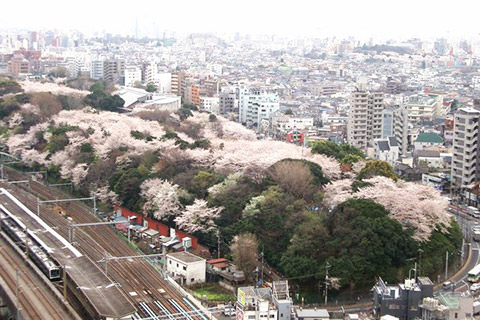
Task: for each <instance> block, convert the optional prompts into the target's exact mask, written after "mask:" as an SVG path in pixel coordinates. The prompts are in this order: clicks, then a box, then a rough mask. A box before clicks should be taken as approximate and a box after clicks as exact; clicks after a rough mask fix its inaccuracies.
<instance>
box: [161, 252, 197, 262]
mask: <svg viewBox="0 0 480 320" xmlns="http://www.w3.org/2000/svg"><path fill="white" fill-rule="evenodd" d="M167 257H171V258H174V259H177V260H179V261H182V262H185V263H192V262H199V261H205V259H203V258H200V257H198V256H196V255H194V254H191V253H190V252H186V251H180V252H173V253H169V254H167Z"/></svg>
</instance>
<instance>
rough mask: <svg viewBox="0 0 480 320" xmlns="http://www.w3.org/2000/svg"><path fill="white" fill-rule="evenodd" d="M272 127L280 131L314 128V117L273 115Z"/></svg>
mask: <svg viewBox="0 0 480 320" xmlns="http://www.w3.org/2000/svg"><path fill="white" fill-rule="evenodd" d="M272 128H273V129H274V130H278V131H280V132H288V131H291V130H308V129H311V128H313V118H311V117H308V118H300V117H294V116H288V115H273V116H272Z"/></svg>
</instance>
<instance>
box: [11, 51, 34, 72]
mask: <svg viewBox="0 0 480 320" xmlns="http://www.w3.org/2000/svg"><path fill="white" fill-rule="evenodd" d="M29 72H30V63H29V62H28V60H27V59H25V57H24V56H23V55H22V54H20V53H16V54H14V56H13V58H12V59H10V61H8V73H10V74H13V75H16V76H18V75H19V74H27V73H29Z"/></svg>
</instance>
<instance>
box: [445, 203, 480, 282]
mask: <svg viewBox="0 0 480 320" xmlns="http://www.w3.org/2000/svg"><path fill="white" fill-rule="evenodd" d="M449 211H450V212H451V213H452V214H453V215H454V216H455V218H456V220H457V222H458V225H459V226H460V228H461V229H462V232H463V234H464V237H465V239H466V240H467V241H470V242H469V243H468V242H467V243H466V244H465V248H464V252H465V255H466V254H467V250H469V249H470V248H469V246H471V256H470V258H469V259H468V261H467V263H466V264H465V265H464V266H463V267H462V268H461V269H460V270H459V272H457V274H456V275H455V276H453V277H452V278H450V279H449V281H451V282H452V283H454V290H455V291H466V290H468V289H469V287H470V284H469V283H468V281H467V276H468V272H469V271H470V270H471V269H472V268H473V267H475V266H476V265H477V264H479V263H480V254H479V251H480V244H479V243H478V242H476V241H473V240H472V235H471V233H472V227H473V226H475V225H478V224H479V220H477V219H476V218H473V217H471V216H469V215H468V214H466V213H465V211H464V210H462V209H461V208H459V207H457V206H450V210H449ZM439 291H444V290H443V289H442V288H439Z"/></svg>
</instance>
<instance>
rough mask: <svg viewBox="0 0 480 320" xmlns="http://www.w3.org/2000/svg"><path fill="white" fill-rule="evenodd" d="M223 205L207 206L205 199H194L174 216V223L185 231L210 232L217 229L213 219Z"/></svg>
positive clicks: (217, 215) (218, 214)
mask: <svg viewBox="0 0 480 320" xmlns="http://www.w3.org/2000/svg"><path fill="white" fill-rule="evenodd" d="M222 210H223V207H218V208H209V207H208V205H207V201H205V200H201V199H195V201H194V202H193V204H192V205H190V206H186V208H185V210H184V211H183V212H182V214H180V215H179V216H178V217H176V218H175V223H176V224H177V226H178V227H179V228H180V229H183V230H185V231H186V232H190V233H191V232H197V231H199V232H204V233H207V232H210V231H213V230H216V229H217V225H216V224H215V221H214V219H215V218H218V217H219V216H220V212H221V211H222Z"/></svg>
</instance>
